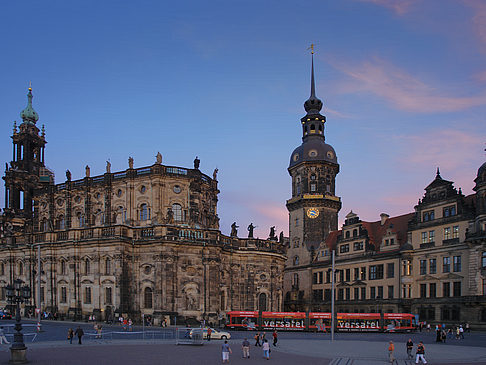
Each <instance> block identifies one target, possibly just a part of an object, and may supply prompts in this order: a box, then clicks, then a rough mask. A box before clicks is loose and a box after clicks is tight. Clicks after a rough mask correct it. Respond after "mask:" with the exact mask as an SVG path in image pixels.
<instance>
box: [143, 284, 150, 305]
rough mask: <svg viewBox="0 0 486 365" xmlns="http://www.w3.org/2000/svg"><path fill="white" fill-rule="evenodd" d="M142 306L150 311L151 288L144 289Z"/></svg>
mask: <svg viewBox="0 0 486 365" xmlns="http://www.w3.org/2000/svg"><path fill="white" fill-rule="evenodd" d="M143 304H144V308H147V309H150V308H152V289H151V288H148V287H147V288H145V290H144V291H143Z"/></svg>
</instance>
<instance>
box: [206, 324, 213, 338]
mask: <svg viewBox="0 0 486 365" xmlns="http://www.w3.org/2000/svg"><path fill="white" fill-rule="evenodd" d="M211 332H213V330H212V329H211V327H209V328H208V334H207V335H206V337H207V339H208V342H209V341H211Z"/></svg>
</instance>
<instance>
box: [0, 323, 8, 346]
mask: <svg viewBox="0 0 486 365" xmlns="http://www.w3.org/2000/svg"><path fill="white" fill-rule="evenodd" d="M4 341H5V343H7V344H8V343H10V342H8V341H7V337H5V331H4V330H3V326H0V345H1V344H3V342H4Z"/></svg>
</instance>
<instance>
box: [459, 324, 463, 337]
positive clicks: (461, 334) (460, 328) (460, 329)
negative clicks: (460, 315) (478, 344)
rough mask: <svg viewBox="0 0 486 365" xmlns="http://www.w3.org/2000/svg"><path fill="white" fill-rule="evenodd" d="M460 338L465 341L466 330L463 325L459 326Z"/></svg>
mask: <svg viewBox="0 0 486 365" xmlns="http://www.w3.org/2000/svg"><path fill="white" fill-rule="evenodd" d="M459 336H461V338H462V339H463V340H464V328H462V324H461V325H460V326H459Z"/></svg>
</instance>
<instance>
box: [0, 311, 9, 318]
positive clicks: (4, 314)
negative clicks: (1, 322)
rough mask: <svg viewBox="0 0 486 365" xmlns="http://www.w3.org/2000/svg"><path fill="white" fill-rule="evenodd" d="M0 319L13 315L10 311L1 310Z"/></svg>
mask: <svg viewBox="0 0 486 365" xmlns="http://www.w3.org/2000/svg"><path fill="white" fill-rule="evenodd" d="M0 319H12V315H11V314H10V313H8V312H5V311H2V310H0Z"/></svg>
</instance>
